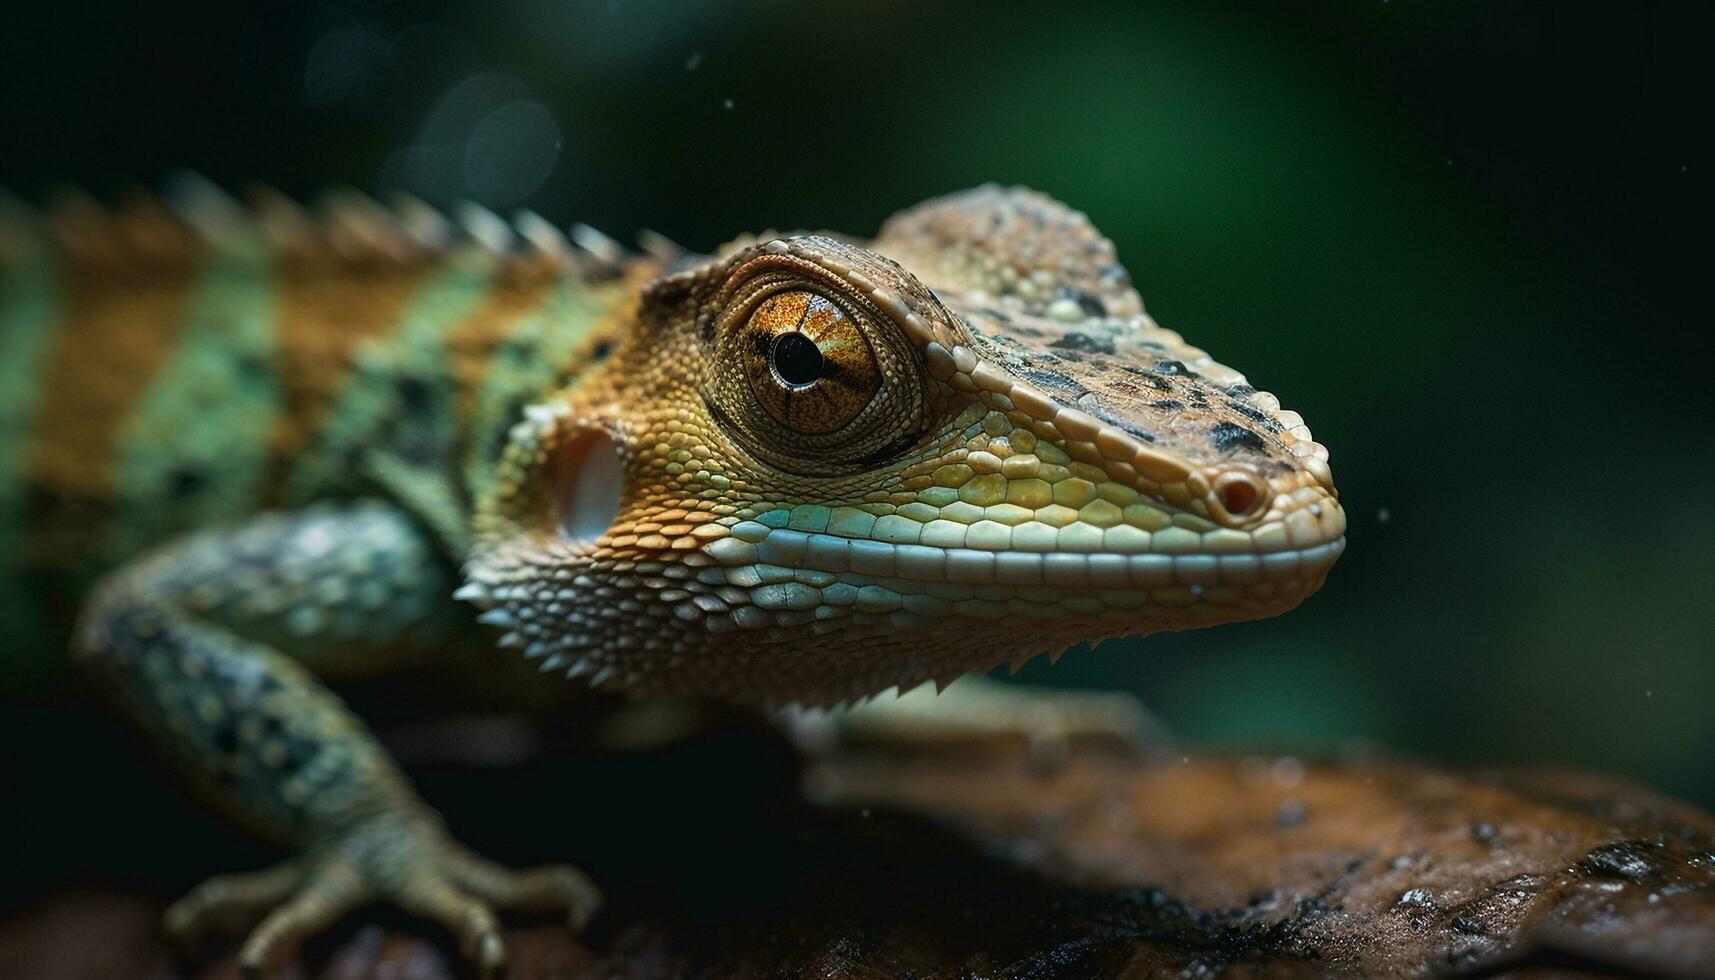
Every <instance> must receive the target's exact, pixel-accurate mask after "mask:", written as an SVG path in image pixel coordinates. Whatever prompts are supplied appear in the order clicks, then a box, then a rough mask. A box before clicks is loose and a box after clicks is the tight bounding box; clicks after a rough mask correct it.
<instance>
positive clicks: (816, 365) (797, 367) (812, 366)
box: [773, 333, 822, 387]
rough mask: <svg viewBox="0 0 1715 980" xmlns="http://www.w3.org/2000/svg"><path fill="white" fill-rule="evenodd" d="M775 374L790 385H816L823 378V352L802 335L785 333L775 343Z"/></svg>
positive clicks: (813, 342)
mask: <svg viewBox="0 0 1715 980" xmlns="http://www.w3.org/2000/svg"><path fill="white" fill-rule="evenodd" d="M773 357H774V373H775V374H778V375H780V380H782V381H784V382H786V383H787V384H789V385H796V386H799V387H803V386H804V385H807V384H814V383H815V382H816V380H817V379H818V378H820V377H821V376H822V352H821V351H820V350H817V349H816V342H815V341H813V340H811V339H810V338H808V337H806V336H804V335H803V334H801V333H783V334H781V335H780V337H779V339H777V340H776V341H774V354H773Z"/></svg>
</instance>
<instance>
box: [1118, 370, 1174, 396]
mask: <svg viewBox="0 0 1715 980" xmlns="http://www.w3.org/2000/svg"><path fill="white" fill-rule="evenodd" d="M1120 369H1121V370H1123V371H1125V373H1127V374H1129V375H1131V376H1132V377H1134V378H1136V379H1137V380H1139V381H1141V382H1143V383H1144V384H1146V385H1149V386H1150V387H1151V388H1154V389H1155V390H1156V391H1172V390H1173V385H1172V384H1171V383H1169V382H1168V380H1167V379H1166V378H1163V377H1159V376H1157V375H1155V374H1151V373H1150V371H1149V369H1148V368H1141V367H1138V366H1137V365H1135V364H1122V365H1120Z"/></svg>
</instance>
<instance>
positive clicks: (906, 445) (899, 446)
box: [858, 432, 917, 469]
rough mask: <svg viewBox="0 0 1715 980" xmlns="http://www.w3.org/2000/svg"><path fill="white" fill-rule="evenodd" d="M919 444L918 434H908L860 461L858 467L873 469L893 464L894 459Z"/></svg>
mask: <svg viewBox="0 0 1715 980" xmlns="http://www.w3.org/2000/svg"><path fill="white" fill-rule="evenodd" d="M916 444H917V434H916V433H913V432H907V433H905V434H904V435H902V436H900V437H899V438H897V439H895V440H893V441H892V442H890V443H888V444H887V445H885V446H882V447H881V448H880V449H877V450H876V451H875V452H873V453H870V454H869V455H868V456H865V457H864V458H862V459H860V460H858V465H859V466H861V467H863V468H864V469H873V468H875V467H877V466H880V465H882V464H883V463H888V462H892V461H893V459H894V457H896V456H898V455H899V454H900V453H903V452H904V451H906V450H907V449H910V448H911V447H912V446H915V445H916Z"/></svg>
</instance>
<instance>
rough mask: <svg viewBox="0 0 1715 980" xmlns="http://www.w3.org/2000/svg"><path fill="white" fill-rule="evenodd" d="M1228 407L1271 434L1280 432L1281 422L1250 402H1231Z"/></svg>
mask: <svg viewBox="0 0 1715 980" xmlns="http://www.w3.org/2000/svg"><path fill="white" fill-rule="evenodd" d="M1227 407H1228V408H1231V409H1232V410H1233V411H1235V412H1237V413H1238V414H1240V415H1243V416H1244V417H1245V418H1247V419H1250V420H1251V421H1252V422H1255V423H1256V424H1258V425H1260V426H1262V427H1263V428H1265V429H1267V430H1268V431H1270V432H1279V431H1280V421H1279V420H1278V419H1276V418H1275V417H1274V416H1272V415H1270V414H1268V413H1267V412H1265V411H1263V410H1262V409H1260V408H1257V407H1256V406H1255V405H1252V404H1251V403H1250V402H1241V401H1230V402H1228V403H1227Z"/></svg>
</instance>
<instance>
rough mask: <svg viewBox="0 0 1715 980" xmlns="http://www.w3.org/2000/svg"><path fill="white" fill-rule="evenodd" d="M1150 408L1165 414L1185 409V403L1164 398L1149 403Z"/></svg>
mask: <svg viewBox="0 0 1715 980" xmlns="http://www.w3.org/2000/svg"><path fill="white" fill-rule="evenodd" d="M1149 407H1150V408H1159V409H1161V410H1162V411H1164V412H1177V411H1179V410H1180V409H1183V408H1184V407H1185V403H1184V402H1182V401H1180V400H1179V399H1177V398H1162V399H1160V400H1158V401H1153V402H1150V403H1149Z"/></svg>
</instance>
